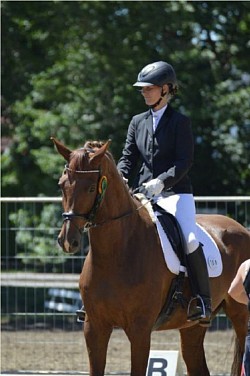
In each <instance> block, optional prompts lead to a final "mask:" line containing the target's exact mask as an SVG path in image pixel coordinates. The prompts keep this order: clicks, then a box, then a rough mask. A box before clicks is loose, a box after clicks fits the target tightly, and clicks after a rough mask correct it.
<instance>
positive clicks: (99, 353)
mask: <svg viewBox="0 0 250 376" xmlns="http://www.w3.org/2000/svg"><path fill="white" fill-rule="evenodd" d="M52 140H53V142H54V144H55V146H56V149H57V151H58V152H59V153H60V154H61V156H62V157H63V158H64V159H65V160H66V162H67V164H66V166H65V169H64V171H63V174H62V176H61V178H60V180H59V186H60V187H61V190H62V205H63V210H64V213H63V218H64V221H63V225H62V228H61V231H60V234H59V236H58V242H59V245H60V246H61V247H62V249H63V251H64V252H66V253H75V252H78V251H79V250H80V244H81V236H82V232H83V231H84V230H86V231H88V236H89V252H88V255H87V257H86V260H85V262H84V264H83V269H82V272H81V274H80V278H79V289H80V292H81V296H82V300H83V302H84V306H85V309H86V318H85V322H84V325H83V327H84V328H83V331H84V336H85V341H86V346H87V350H88V356H89V364H90V376H103V375H104V371H105V365H106V356H107V348H108V343H109V339H110V336H111V333H112V330H113V328H114V327H119V328H121V329H123V330H124V332H125V333H126V335H127V337H128V339H129V341H130V346H131V373H130V375H131V376H145V375H146V369H147V363H148V357H149V351H150V337H151V332H152V330H154V325H155V322H156V320H157V318H158V316H159V313H160V312H161V309H162V307H163V306H164V303H165V301H166V296H167V294H168V291H169V289H170V286H171V282H172V281H173V279H174V277H175V275H174V274H173V273H172V272H171V271H170V270H169V269H168V267H167V266H166V263H165V260H164V258H163V254H162V249H161V244H160V240H159V236H158V233H157V230H156V226H155V224H154V223H153V222H152V220H151V218H150V215H149V213H148V211H147V210H146V209H145V207H144V206H143V205H141V203H140V202H139V201H138V200H137V199H136V198H135V197H134V195H133V194H132V193H131V191H130V190H129V189H128V187H127V185H126V183H125V182H124V180H123V178H122V177H121V176H120V174H119V172H118V170H117V167H116V163H115V160H114V158H113V156H112V153H111V152H110V151H109V150H108V148H109V144H110V141H108V142H106V143H102V142H98V141H92V142H91V141H88V142H86V143H85V144H84V146H83V147H81V148H80V149H76V150H73V151H72V150H70V149H69V148H68V147H66V146H65V145H64V144H62V143H61V142H60V141H58V140H56V139H55V138H52ZM197 222H198V223H199V224H200V225H201V226H203V227H204V228H205V229H206V231H207V232H208V233H209V234H210V235H211V236H212V237H213V239H214V240H215V242H216V244H217V246H218V248H219V250H220V252H221V258H222V263H223V272H222V273H221V275H220V276H218V277H216V278H211V279H210V287H211V295H212V310H213V316H212V317H214V316H215V315H216V313H217V312H218V311H219V310H220V309H223V310H224V311H225V314H226V316H227V317H228V318H229V319H230V320H231V322H232V326H233V328H234V330H235V333H236V336H235V355H234V359H233V363H232V368H231V372H232V375H233V376H239V375H240V368H241V361H242V355H243V352H244V342H245V336H246V332H247V321H248V311H247V307H245V306H244V305H242V304H240V303H237V302H236V301H235V300H233V299H232V298H231V297H230V296H229V294H228V289H229V286H230V284H231V281H232V280H233V278H234V276H235V274H236V272H237V269H238V267H239V266H240V264H241V263H242V262H243V261H245V260H246V259H248V258H250V234H249V232H248V231H247V229H245V228H244V227H243V226H242V225H241V224H239V223H238V222H236V221H235V220H233V219H231V218H229V217H226V216H223V215H214V214H208V215H205V214H203V215H197ZM183 291H184V295H185V296H186V297H187V299H191V289H190V284H189V282H188V278H185V281H184V286H183ZM168 329H178V330H179V333H180V341H181V353H182V357H183V360H184V362H185V366H186V370H187V375H188V376H201V375H202V376H209V375H210V373H209V370H208V367H207V363H206V358H205V352H204V344H203V343H204V337H205V333H206V330H207V327H203V326H201V325H199V322H190V321H187V309H186V307H182V306H181V305H179V306H177V307H176V308H175V310H174V312H173V313H172V314H171V315H170V317H169V319H168V320H167V321H166V322H163V323H162V324H161V325H160V327H158V328H157V330H168Z"/></svg>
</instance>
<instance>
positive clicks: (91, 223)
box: [62, 165, 151, 234]
mask: <svg viewBox="0 0 250 376" xmlns="http://www.w3.org/2000/svg"><path fill="white" fill-rule="evenodd" d="M65 170H66V171H69V172H73V173H77V174H89V173H97V174H99V175H100V177H99V180H98V191H97V195H96V198H95V201H94V204H93V206H92V208H91V209H90V211H89V212H88V213H87V214H82V213H74V212H71V211H70V212H64V213H62V217H63V221H64V222H65V221H71V220H72V219H74V218H81V219H83V220H85V221H86V223H85V224H84V226H83V227H80V228H79V227H77V226H76V228H77V229H78V230H79V232H80V234H82V233H83V232H86V231H88V230H89V229H90V228H93V227H99V226H102V225H104V224H106V223H109V222H111V221H116V220H118V219H121V218H125V217H128V216H129V215H131V214H133V213H135V212H137V211H138V210H140V209H141V208H143V207H144V206H145V205H146V203H145V204H142V205H140V206H139V207H138V208H136V209H134V210H131V211H129V212H128V213H125V214H122V215H120V216H118V217H114V218H109V219H106V220H103V221H102V222H99V223H96V222H95V217H96V213H97V211H98V209H99V207H100V205H101V203H102V200H103V198H104V195H105V192H106V190H107V187H108V180H107V178H106V176H105V175H103V176H101V169H98V170H81V171H78V170H72V169H70V168H69V166H68V165H66V166H65ZM135 191H136V190H135ZM135 191H134V193H135ZM148 201H151V199H149V200H148ZM72 223H73V222H72Z"/></svg>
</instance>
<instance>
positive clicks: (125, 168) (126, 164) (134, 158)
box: [117, 118, 140, 178]
mask: <svg viewBox="0 0 250 376" xmlns="http://www.w3.org/2000/svg"><path fill="white" fill-rule="evenodd" d="M139 159H140V152H139V150H138V148H137V145H136V141H135V119H134V118H133V119H132V120H131V122H130V124H129V127H128V132H127V138H126V142H125V146H124V149H123V151H122V157H121V158H120V160H119V162H118V164H117V169H118V171H119V172H121V173H122V175H123V176H124V177H125V178H128V177H129V176H130V175H131V173H133V171H134V170H135V168H136V167H137V163H138V161H139Z"/></svg>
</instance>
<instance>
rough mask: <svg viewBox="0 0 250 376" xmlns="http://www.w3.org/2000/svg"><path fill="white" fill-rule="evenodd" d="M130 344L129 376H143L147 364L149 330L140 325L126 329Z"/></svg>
mask: <svg viewBox="0 0 250 376" xmlns="http://www.w3.org/2000/svg"><path fill="white" fill-rule="evenodd" d="M126 334H127V336H128V339H129V341H130V345H131V374H130V375H131V376H145V375H146V370H147V364H148V357H149V350H150V337H151V330H145V328H143V327H141V326H137V327H134V328H133V329H132V330H130V331H129V332H128V331H126Z"/></svg>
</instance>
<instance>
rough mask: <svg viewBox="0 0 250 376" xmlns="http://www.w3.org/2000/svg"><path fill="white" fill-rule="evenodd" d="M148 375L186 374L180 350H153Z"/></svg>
mask: <svg viewBox="0 0 250 376" xmlns="http://www.w3.org/2000/svg"><path fill="white" fill-rule="evenodd" d="M146 376H184V373H183V369H182V364H181V359H180V356H179V351H174V350H173V351H172V350H171V351H164V350H151V351H150V354H149V359H148V368H147V373H146Z"/></svg>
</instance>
